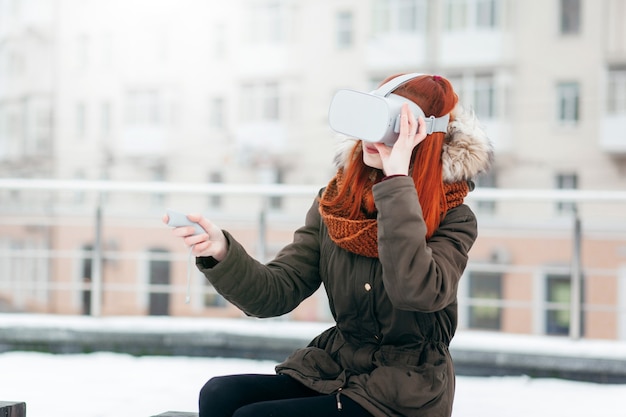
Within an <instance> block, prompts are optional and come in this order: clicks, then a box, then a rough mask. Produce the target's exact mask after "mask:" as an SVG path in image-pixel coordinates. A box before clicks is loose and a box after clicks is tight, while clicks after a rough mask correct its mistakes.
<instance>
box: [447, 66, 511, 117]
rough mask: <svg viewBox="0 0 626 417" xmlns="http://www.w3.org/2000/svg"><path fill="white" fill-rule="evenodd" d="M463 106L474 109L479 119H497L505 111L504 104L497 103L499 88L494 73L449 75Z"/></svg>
mask: <svg viewBox="0 0 626 417" xmlns="http://www.w3.org/2000/svg"><path fill="white" fill-rule="evenodd" d="M447 78H448V80H449V81H450V83H451V84H452V86H453V87H454V91H455V92H456V93H457V95H458V96H459V100H460V102H461V104H462V105H463V106H465V107H466V108H470V109H472V110H473V111H474V112H475V113H476V116H478V118H479V119H482V120H487V119H495V118H497V117H498V113H500V114H502V113H504V112H505V109H504V105H503V104H501V103H497V102H496V100H497V99H498V88H497V85H496V79H495V76H494V74H492V73H482V74H472V73H465V74H462V75H448V76H447Z"/></svg>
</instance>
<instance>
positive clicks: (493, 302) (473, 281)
mask: <svg viewBox="0 0 626 417" xmlns="http://www.w3.org/2000/svg"><path fill="white" fill-rule="evenodd" d="M468 279H469V297H470V306H469V327H470V328H472V329H488V330H500V328H501V326H502V308H501V307H500V306H499V305H498V304H499V302H500V301H501V300H502V275H501V274H499V273H493V272H476V271H472V272H471V273H470V274H469V277H468Z"/></svg>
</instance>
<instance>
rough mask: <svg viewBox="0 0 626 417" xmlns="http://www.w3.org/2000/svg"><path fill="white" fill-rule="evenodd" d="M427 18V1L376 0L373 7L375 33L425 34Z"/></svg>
mask: <svg viewBox="0 0 626 417" xmlns="http://www.w3.org/2000/svg"><path fill="white" fill-rule="evenodd" d="M427 17H428V16H427V2H426V1H425V0H376V1H375V2H374V6H373V19H374V22H373V29H374V33H389V32H392V33H393V32H399V33H415V32H424V31H425V30H426V22H427Z"/></svg>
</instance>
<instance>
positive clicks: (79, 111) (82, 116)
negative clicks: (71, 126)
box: [76, 102, 87, 139]
mask: <svg viewBox="0 0 626 417" xmlns="http://www.w3.org/2000/svg"><path fill="white" fill-rule="evenodd" d="M86 132H87V106H86V105H85V103H82V102H81V103H77V104H76V137H77V138H79V139H83V138H84V137H85V134H86Z"/></svg>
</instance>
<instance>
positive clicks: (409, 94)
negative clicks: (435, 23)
mask: <svg viewBox="0 0 626 417" xmlns="http://www.w3.org/2000/svg"><path fill="white" fill-rule="evenodd" d="M399 75H402V74H396V75H393V76H391V77H388V78H386V79H385V80H384V81H383V82H382V83H381V85H382V84H384V83H385V82H387V81H389V80H391V79H393V78H395V77H397V76H399ZM393 93H394V94H398V95H400V96H403V97H405V98H408V99H409V100H411V101H413V102H414V103H415V104H417V105H418V106H420V107H421V109H422V110H423V111H424V114H425V115H426V116H427V117H428V116H431V115H432V116H435V117H441V116H444V115H446V114H448V113H450V112H451V111H452V109H454V107H455V106H456V104H457V101H458V97H457V95H456V93H455V92H454V89H453V88H452V85H451V84H450V82H449V81H448V80H447V79H445V78H443V77H440V76H430V75H422V76H419V77H417V78H414V79H412V80H411V81H409V82H407V83H405V84H403V85H401V86H400V87H398V88H397V89H396V90H395V91H393ZM444 139H445V133H442V132H436V133H432V134H430V135H428V136H427V137H426V139H424V140H423V141H422V142H421V143H420V144H419V145H417V146H416V147H415V149H414V150H413V159H412V163H411V167H410V169H409V170H410V175H411V177H412V178H413V182H414V183H415V189H416V191H417V195H418V198H419V202H420V205H421V206H422V213H423V216H424V221H425V222H426V227H427V233H426V237H427V238H429V237H430V236H432V234H433V233H434V232H435V230H436V229H437V227H438V226H439V222H440V221H441V208H442V207H444V208H445V207H446V206H445V194H444V190H443V178H442V175H443V172H442V162H441V152H442V149H443V142H444ZM372 170H373V168H371V167H369V166H367V165H365V163H364V162H363V149H362V146H361V141H358V142H357V144H356V145H355V146H354V148H353V149H352V151H351V153H350V155H349V161H348V163H347V164H346V166H345V168H344V172H343V181H342V185H341V187H340V188H339V190H338V192H337V195H336V196H335V198H331V199H330V200H325V199H324V198H323V199H322V200H321V201H320V204H321V205H322V206H325V207H338V208H339V210H340V211H342V212H345V213H349V217H350V218H351V219H356V218H358V217H359V214H360V212H361V211H363V212H364V214H365V215H366V216H367V217H371V216H373V215H374V213H376V207H375V205H374V196H373V195H372V192H371V188H370V187H367V184H368V182H371V181H372V172H373V171H372ZM374 174H375V175H376V178H374V181H375V182H378V181H380V179H382V175H383V174H382V172H381V171H380V170H374Z"/></svg>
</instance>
